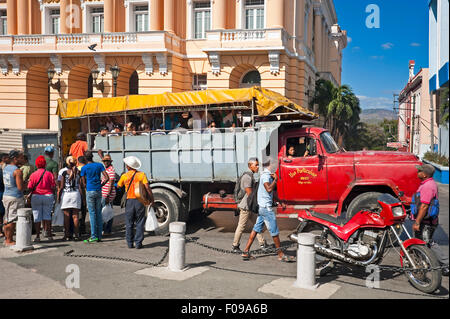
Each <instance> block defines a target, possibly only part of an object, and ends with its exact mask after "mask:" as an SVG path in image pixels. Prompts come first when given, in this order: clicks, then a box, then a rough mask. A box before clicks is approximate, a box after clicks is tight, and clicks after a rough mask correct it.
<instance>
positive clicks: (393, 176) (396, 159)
mask: <svg viewBox="0 0 450 319" xmlns="http://www.w3.org/2000/svg"><path fill="white" fill-rule="evenodd" d="M302 142H304V145H302ZM305 145H306V146H305ZM289 147H294V149H295V153H296V154H295V155H294V156H293V157H291V158H289V157H288V153H287V152H288V148H289ZM306 150H308V154H307V155H306V156H305V154H304V153H305V151H306ZM277 160H278V168H277V170H276V174H277V175H278V178H279V179H278V184H277V195H278V196H277V197H278V199H279V200H280V201H281V202H283V203H284V204H286V208H285V209H283V208H282V207H281V205H278V209H277V217H289V218H298V214H299V212H300V211H301V210H309V211H314V212H316V213H322V214H328V215H330V216H332V217H338V216H340V215H341V214H345V216H346V217H347V218H348V217H351V216H353V215H354V214H356V213H357V212H358V211H360V210H362V209H370V208H373V207H375V206H377V205H378V203H377V198H378V196H379V195H380V193H389V194H392V195H393V196H395V197H398V198H399V199H400V200H402V201H403V202H404V203H405V204H406V205H409V204H410V203H411V197H412V195H413V194H414V192H416V190H417V188H418V187H419V184H420V180H419V179H418V177H417V169H416V165H420V164H421V162H420V161H419V159H418V157H416V156H415V155H414V154H411V153H406V152H384V151H358V152H347V151H345V150H343V149H342V148H340V147H339V146H338V145H337V144H336V142H335V141H334V140H333V138H332V137H331V134H330V133H329V132H328V131H327V130H326V129H323V128H318V127H303V128H298V127H297V128H295V127H280V129H279V134H278V158H277ZM203 208H204V209H205V210H206V211H207V212H211V211H214V210H234V209H237V208H236V203H235V202H234V199H233V195H231V194H223V192H222V194H210V193H209V194H206V195H205V196H204V198H203Z"/></svg>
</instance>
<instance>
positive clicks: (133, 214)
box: [117, 156, 153, 249]
mask: <svg viewBox="0 0 450 319" xmlns="http://www.w3.org/2000/svg"><path fill="white" fill-rule="evenodd" d="M123 161H124V163H125V165H126V166H127V170H128V172H127V173H125V174H123V175H122V177H121V178H120V180H119V182H118V183H117V187H125V191H126V196H127V202H126V206H125V219H126V228H125V229H126V231H125V234H126V239H127V244H128V248H134V247H135V245H136V249H140V248H142V241H143V240H144V228H145V219H146V218H145V217H146V216H145V212H146V209H145V206H144V205H143V204H142V203H141V202H140V201H139V200H138V199H137V198H136V195H135V185H136V183H138V182H142V184H143V185H144V187H145V189H146V191H147V193H148V195H149V198H150V205H153V193H152V191H151V189H150V186H149V183H148V179H147V176H146V175H145V173H144V172H139V171H138V170H139V169H140V168H141V166H142V165H141V161H140V160H139V159H138V158H137V157H135V156H129V157H126V158H124V159H123ZM135 224H136V234H135V232H134V225H135Z"/></svg>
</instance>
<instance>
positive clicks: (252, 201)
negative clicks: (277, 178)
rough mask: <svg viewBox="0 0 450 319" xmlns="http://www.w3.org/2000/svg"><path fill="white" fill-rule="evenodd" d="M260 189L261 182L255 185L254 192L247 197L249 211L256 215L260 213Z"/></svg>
mask: <svg viewBox="0 0 450 319" xmlns="http://www.w3.org/2000/svg"><path fill="white" fill-rule="evenodd" d="M258 188H259V181H257V182H255V183H253V191H252V192H251V194H250V195H249V196H248V197H247V206H248V210H249V211H251V212H253V213H255V214H258V213H259V205H258Z"/></svg>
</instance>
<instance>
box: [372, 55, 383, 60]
mask: <svg viewBox="0 0 450 319" xmlns="http://www.w3.org/2000/svg"><path fill="white" fill-rule="evenodd" d="M370 58H371V59H373V60H383V59H384V55H371V56H370Z"/></svg>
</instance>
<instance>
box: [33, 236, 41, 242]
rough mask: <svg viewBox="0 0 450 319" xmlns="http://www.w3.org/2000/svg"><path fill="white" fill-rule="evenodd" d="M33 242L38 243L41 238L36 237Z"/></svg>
mask: <svg viewBox="0 0 450 319" xmlns="http://www.w3.org/2000/svg"><path fill="white" fill-rule="evenodd" d="M33 242H35V243H40V242H41V238H40V237H36V238H35V239H34V241H33Z"/></svg>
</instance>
